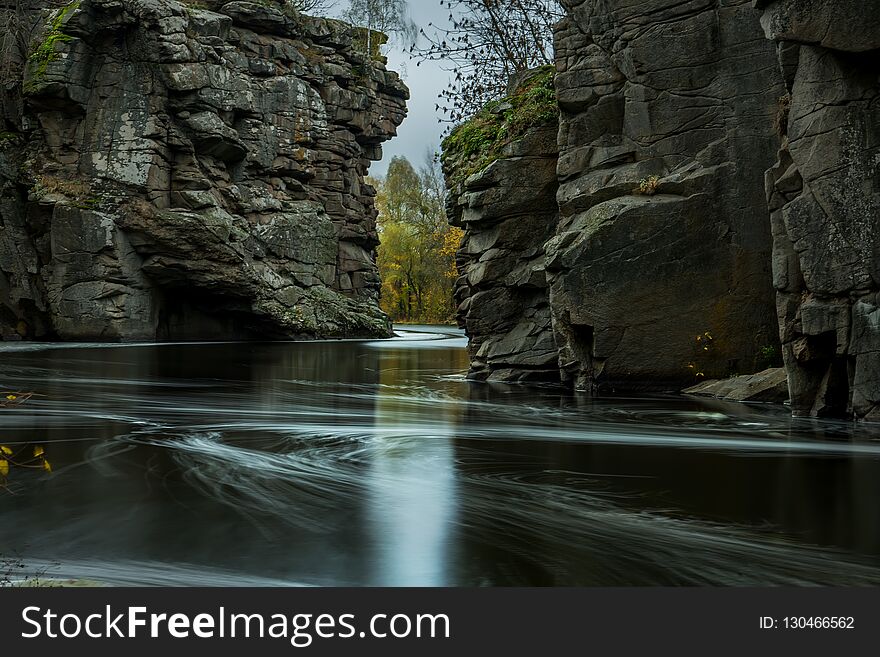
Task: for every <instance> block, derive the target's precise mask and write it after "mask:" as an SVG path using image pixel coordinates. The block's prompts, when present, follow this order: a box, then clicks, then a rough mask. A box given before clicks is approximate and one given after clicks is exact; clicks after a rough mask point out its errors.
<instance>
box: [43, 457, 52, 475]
mask: <svg viewBox="0 0 880 657" xmlns="http://www.w3.org/2000/svg"><path fill="white" fill-rule="evenodd" d="M43 470H45V471H46V472H52V466H51V465H49V461H47V460H46V459H43Z"/></svg>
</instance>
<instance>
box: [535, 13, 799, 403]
mask: <svg viewBox="0 0 880 657" xmlns="http://www.w3.org/2000/svg"><path fill="white" fill-rule="evenodd" d="M563 4H565V5H566V7H567V9H568V17H567V18H566V19H565V20H564V21H563V23H562V24H561V25H560V27H559V29H558V32H557V38H556V46H557V69H558V75H557V78H556V80H557V89H558V96H559V103H560V106H561V109H562V118H561V125H560V131H559V142H560V156H559V169H558V174H559V181H560V188H559V194H558V201H559V208H560V214H561V219H560V225H559V228H558V230H557V235H556V237H554V238H553V239H552V240H551V241H550V242H549V243H548V244H547V247H546V248H547V271H548V280H549V283H550V307H551V309H552V313H553V325H554V329H555V335H556V342H557V345H558V348H559V356H560V359H559V364H560V368H561V372H562V377H563V379H565V380H569V381H571V382H573V383H574V385H575V386H576V387H577V388H580V389H585V390H601V389H680V388H681V387H682V385H684V384H687V383H688V382H689V381H693V380H694V379H693V377H694V374H695V373H697V374H701V375H704V376H706V377H708V378H718V377H722V376H725V375H729V374H732V373H740V374H742V373H747V372H754V371H755V370H756V369H758V368H759V366H760V365H759V360H760V353H761V352H762V350H765V349H766V348H768V347H772V346H773V345H774V344H776V343H777V338H776V325H775V319H774V313H773V307H772V290H771V284H770V280H771V278H770V234H769V233H770V231H769V220H768V212H767V208H766V204H765V201H764V197H763V195H762V193H761V189H760V187H761V186H760V183H759V182H757V181H759V180H760V179H761V177H762V175H763V174H762V172H763V171H764V170H765V169H766V167H767V165H768V163H772V161H773V160H774V158H775V153H776V150H777V148H778V145H779V137H778V136H777V135H776V134H775V133H774V130H773V117H774V115H775V114H776V112H777V105H778V99H779V97H780V96H782V95H783V94H784V86H783V82H782V76H781V74H780V72H779V69H778V66H777V59H776V54H775V52H774V50H773V48H772V47H769V46H768V44H767V43H764V42H762V40H761V38H760V37H761V28H760V25H759V21H758V16H757V15H756V14H755V12H754V10H753V9H752V7H751V4H750V3H749V2H747V1H744V0H741V1H736V0H733V1H727V2H720V3H719V2H717V1H716V0H690V1H688V2H680V1H679V2H671V1H669V0H649V1H646V2H631V1H628V0H607V1H602V0H566V1H565V2H564V3H563Z"/></svg>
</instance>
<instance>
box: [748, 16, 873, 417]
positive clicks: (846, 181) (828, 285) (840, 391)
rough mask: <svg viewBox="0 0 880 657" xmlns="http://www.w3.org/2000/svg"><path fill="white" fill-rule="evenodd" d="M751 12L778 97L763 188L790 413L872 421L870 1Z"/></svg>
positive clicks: (871, 43) (871, 94) (871, 53)
mask: <svg viewBox="0 0 880 657" xmlns="http://www.w3.org/2000/svg"><path fill="white" fill-rule="evenodd" d="M754 4H755V5H756V7H757V8H758V9H759V10H760V13H761V24H762V25H763V26H764V29H765V32H766V35H767V37H768V38H769V39H772V40H774V41H775V42H776V43H777V46H778V54H779V60H780V64H781V69H782V70H783V71H784V72H785V76H786V84H787V88H788V96H787V97H786V108H785V109H786V114H784V115H783V116H782V117H781V119H782V120H781V121H780V128H781V130H782V131H783V132H784V133H785V135H786V139H785V142H784V144H783V148H782V149H781V150H780V153H779V160H778V162H777V164H776V165H775V166H774V167H773V168H772V169H771V170H770V171H769V172H768V174H767V180H766V187H767V196H768V201H769V206H770V210H771V213H772V214H771V219H772V226H773V283H774V286H775V287H776V290H777V309H778V313H779V323H780V331H781V337H782V343H783V355H784V358H785V365H786V369H787V371H788V378H789V385H790V388H791V401H792V408H793V411H794V412H795V413H796V414H799V415H813V416H823V415H834V416H851V415H853V414H854V415H855V416H856V417H860V418H867V419H872V420H880V224H878V222H880V54H878V48H880V2H877V1H876V0H871V1H868V2H864V1H861V0H859V1H856V0H846V1H841V2H837V3H824V2H810V1H807V0H775V1H768V0H758V1H756V2H755V3H754Z"/></svg>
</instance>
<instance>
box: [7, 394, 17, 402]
mask: <svg viewBox="0 0 880 657" xmlns="http://www.w3.org/2000/svg"><path fill="white" fill-rule="evenodd" d="M6 399H8V400H9V401H15V400H16V399H18V397H16V396H15V395H6Z"/></svg>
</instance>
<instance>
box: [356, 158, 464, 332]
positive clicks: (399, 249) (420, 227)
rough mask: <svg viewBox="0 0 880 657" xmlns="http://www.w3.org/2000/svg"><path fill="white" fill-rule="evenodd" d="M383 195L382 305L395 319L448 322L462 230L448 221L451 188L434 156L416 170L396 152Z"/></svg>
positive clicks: (378, 183) (379, 187)
mask: <svg viewBox="0 0 880 657" xmlns="http://www.w3.org/2000/svg"><path fill="white" fill-rule="evenodd" d="M372 183H373V184H374V185H375V186H376V189H377V192H378V196H377V198H376V204H377V206H378V208H379V235H380V238H381V240H382V245H381V246H380V247H379V259H378V263H379V271H380V273H381V275H382V309H383V310H384V311H385V312H386V313H388V315H389V316H391V318H392V319H393V320H394V321H396V322H416V323H445V322H449V321H451V320H452V317H453V316H454V314H455V306H454V303H453V300H452V287H453V284H454V282H455V277H456V276H457V271H456V267H455V252H456V251H457V250H458V246H459V244H460V243H461V238H462V231H461V230H460V229H459V228H455V227H453V226H450V225H449V224H448V223H447V221H446V212H445V201H446V190H445V186H444V184H443V178H442V175H441V173H440V171H439V168H438V165H437V159H436V158H435V157H431V158H430V162H429V164H427V165H426V166H425V167H423V168H422V170H421V171H420V172H417V171H416V170H415V169H414V168H413V166H412V164H410V162H409V160H407V159H406V158H404V157H395V158H394V159H393V160H391V164H390V165H389V167H388V175H387V176H386V177H385V179H384V180H373V181H372Z"/></svg>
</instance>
